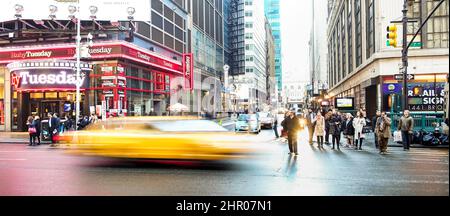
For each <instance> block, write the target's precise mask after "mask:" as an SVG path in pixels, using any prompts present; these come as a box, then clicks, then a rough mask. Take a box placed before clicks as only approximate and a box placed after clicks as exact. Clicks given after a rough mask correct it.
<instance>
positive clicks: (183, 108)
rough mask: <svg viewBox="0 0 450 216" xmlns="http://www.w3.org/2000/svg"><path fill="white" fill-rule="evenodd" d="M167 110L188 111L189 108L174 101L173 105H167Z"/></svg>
mask: <svg viewBox="0 0 450 216" xmlns="http://www.w3.org/2000/svg"><path fill="white" fill-rule="evenodd" d="M169 110H170V111H173V112H184V111H188V110H189V108H188V107H187V106H185V105H183V104H180V103H176V104H174V105H171V106H170V107H169Z"/></svg>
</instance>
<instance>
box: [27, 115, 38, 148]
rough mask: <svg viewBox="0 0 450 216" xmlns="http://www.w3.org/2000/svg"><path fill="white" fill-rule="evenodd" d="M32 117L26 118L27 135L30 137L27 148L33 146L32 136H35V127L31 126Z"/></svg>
mask: <svg viewBox="0 0 450 216" xmlns="http://www.w3.org/2000/svg"><path fill="white" fill-rule="evenodd" d="M33 120H34V118H33V116H28V119H27V123H26V124H27V126H28V135H29V136H30V144H28V146H34V136H35V135H36V127H35V126H34V125H33Z"/></svg>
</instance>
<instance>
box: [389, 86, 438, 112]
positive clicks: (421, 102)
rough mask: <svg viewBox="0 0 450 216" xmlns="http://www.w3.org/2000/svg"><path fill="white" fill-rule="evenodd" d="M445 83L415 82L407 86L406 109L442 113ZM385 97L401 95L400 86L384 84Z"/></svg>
mask: <svg viewBox="0 0 450 216" xmlns="http://www.w3.org/2000/svg"><path fill="white" fill-rule="evenodd" d="M444 87H445V83H443V82H438V83H436V85H435V84H434V83H433V82H420V83H419V82H417V83H409V84H408V105H409V107H408V109H409V110H411V111H436V110H437V111H444V101H445V91H444ZM383 92H384V94H385V95H391V94H397V95H402V94H403V92H402V84H397V83H395V84H384V85H383Z"/></svg>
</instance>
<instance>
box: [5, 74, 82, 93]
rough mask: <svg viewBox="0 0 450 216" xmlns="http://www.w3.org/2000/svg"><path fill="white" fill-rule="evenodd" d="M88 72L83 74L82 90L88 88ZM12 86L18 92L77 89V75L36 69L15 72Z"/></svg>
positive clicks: (12, 76) (12, 77)
mask: <svg viewBox="0 0 450 216" xmlns="http://www.w3.org/2000/svg"><path fill="white" fill-rule="evenodd" d="M87 73H88V72H87V71H82V72H81V83H82V85H81V88H82V89H86V88H88V85H89V82H88V79H89V78H88V76H87ZM11 79H12V85H13V86H14V87H15V88H16V89H17V90H19V91H20V90H39V89H68V90H73V89H76V84H77V80H76V74H75V72H74V71H73V70H72V71H65V70H59V69H45V70H44V69H42V70H41V69H34V70H22V71H14V72H13V73H12V75H11Z"/></svg>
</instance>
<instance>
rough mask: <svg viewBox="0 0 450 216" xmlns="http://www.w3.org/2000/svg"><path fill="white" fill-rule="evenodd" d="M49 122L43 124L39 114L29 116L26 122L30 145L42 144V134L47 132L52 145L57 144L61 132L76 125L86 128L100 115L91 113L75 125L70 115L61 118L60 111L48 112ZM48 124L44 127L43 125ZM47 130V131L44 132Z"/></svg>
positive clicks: (71, 129) (79, 128)
mask: <svg viewBox="0 0 450 216" xmlns="http://www.w3.org/2000/svg"><path fill="white" fill-rule="evenodd" d="M47 118H48V120H47V122H46V123H45V124H42V122H41V119H40V117H39V115H36V116H29V117H28V119H27V122H26V125H27V127H28V134H29V136H30V143H29V146H38V145H40V144H41V136H42V135H43V134H46V135H47V136H46V137H48V140H49V141H51V146H55V145H56V143H57V140H56V139H55V138H56V137H57V136H59V135H60V134H62V133H64V132H66V131H73V130H75V127H77V129H78V130H82V129H84V128H86V127H87V126H88V125H90V124H93V123H96V122H97V121H98V117H97V115H95V114H91V115H90V116H84V117H82V116H81V117H80V120H79V122H78V124H77V125H74V120H73V119H72V118H71V117H70V116H69V115H64V117H63V118H62V119H61V118H60V117H59V115H58V113H48V114H47ZM44 125H45V126H46V127H45V129H43V126H44ZM44 130H45V133H44Z"/></svg>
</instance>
